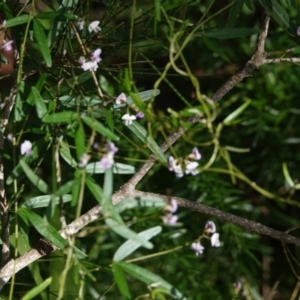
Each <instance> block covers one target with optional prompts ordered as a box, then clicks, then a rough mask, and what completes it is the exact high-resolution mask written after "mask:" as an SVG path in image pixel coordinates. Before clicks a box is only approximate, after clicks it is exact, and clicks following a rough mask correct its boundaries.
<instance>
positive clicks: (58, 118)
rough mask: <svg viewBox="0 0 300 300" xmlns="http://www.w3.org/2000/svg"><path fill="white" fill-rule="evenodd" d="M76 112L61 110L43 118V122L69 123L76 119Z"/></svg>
mask: <svg viewBox="0 0 300 300" xmlns="http://www.w3.org/2000/svg"><path fill="white" fill-rule="evenodd" d="M77 116H78V115H77V113H75V112H73V111H62V112H58V113H55V114H52V115H46V116H45V117H44V118H43V122H45V123H71V122H72V121H74V120H76V119H77Z"/></svg>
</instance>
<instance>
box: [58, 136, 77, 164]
mask: <svg viewBox="0 0 300 300" xmlns="http://www.w3.org/2000/svg"><path fill="white" fill-rule="evenodd" d="M59 154H60V155H61V157H62V158H63V159H64V160H65V161H66V162H67V163H68V164H69V165H70V166H72V167H76V166H77V162H76V160H75V159H74V158H73V157H72V155H71V151H70V147H69V144H68V143H67V142H65V141H61V142H60V143H59Z"/></svg>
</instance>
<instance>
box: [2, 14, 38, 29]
mask: <svg viewBox="0 0 300 300" xmlns="http://www.w3.org/2000/svg"><path fill="white" fill-rule="evenodd" d="M32 18H33V16H31V15H28V14H24V15H21V16H18V17H15V18H13V19H10V20H7V21H6V23H5V25H4V26H3V27H4V28H9V27H13V26H16V25H20V24H24V23H27V22H28V21H31V20H32Z"/></svg>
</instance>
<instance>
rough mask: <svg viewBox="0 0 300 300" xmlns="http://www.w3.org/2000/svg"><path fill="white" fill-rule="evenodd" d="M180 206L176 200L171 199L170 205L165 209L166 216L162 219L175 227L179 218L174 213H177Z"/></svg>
mask: <svg viewBox="0 0 300 300" xmlns="http://www.w3.org/2000/svg"><path fill="white" fill-rule="evenodd" d="M177 208H178V205H177V201H176V200H175V199H173V198H172V199H171V200H170V203H169V204H168V205H167V206H166V207H165V211H166V214H165V215H164V216H163V217H162V219H163V222H164V223H165V224H168V225H175V224H176V222H177V221H178V216H177V215H175V214H174V213H175V212H176V211H177Z"/></svg>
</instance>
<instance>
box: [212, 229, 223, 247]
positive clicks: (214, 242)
mask: <svg viewBox="0 0 300 300" xmlns="http://www.w3.org/2000/svg"><path fill="white" fill-rule="evenodd" d="M219 236H220V235H219V234H218V233H217V232H215V233H214V234H213V235H212V236H211V238H210V241H211V245H212V246H213V247H220V246H221V242H220V240H219Z"/></svg>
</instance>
